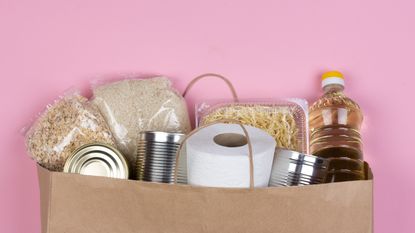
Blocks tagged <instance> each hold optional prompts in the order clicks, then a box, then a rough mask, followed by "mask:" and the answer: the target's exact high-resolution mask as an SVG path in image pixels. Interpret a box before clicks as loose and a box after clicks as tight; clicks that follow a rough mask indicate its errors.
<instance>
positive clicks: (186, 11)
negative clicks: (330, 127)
mask: <svg viewBox="0 0 415 233" xmlns="http://www.w3.org/2000/svg"><path fill="white" fill-rule="evenodd" d="M414 7H415V4H414V2H413V1H409V0H408V1H400V0H399V1H375V0H370V1H357V0H348V1H332V0H327V1H322V0H316V1H301V3H300V1H244V2H242V1H226V2H225V1H220V0H214V1H205V2H203V3H202V2H199V3H197V1H148V2H146V3H145V2H144V1H141V2H140V1H115V0H112V1H98V0H95V1H86V0H72V1H52V0H49V1H11V0H10V1H8V0H0V30H1V33H0V72H1V73H0V75H1V81H2V84H1V85H0V88H1V90H0V93H1V98H0V101H1V107H2V109H3V110H2V111H1V121H0V124H1V127H0V129H1V133H0V137H1V140H0V143H1V155H0V159H1V160H0V184H1V191H0V229H1V232H40V218H39V190H38V184H37V175H36V170H35V164H34V162H32V161H31V160H30V159H29V158H28V157H27V156H26V154H25V149H24V142H23V139H22V137H21V136H20V134H19V130H20V128H21V127H22V126H24V125H25V124H26V123H27V122H28V121H29V120H30V118H31V117H32V116H34V115H35V114H36V113H37V112H39V111H41V110H42V109H43V107H44V106H45V105H46V104H47V103H49V102H51V101H52V100H53V99H54V98H55V97H56V96H58V95H59V94H60V93H62V92H63V91H65V90H66V89H68V88H69V87H71V86H74V85H75V86H77V87H80V88H82V89H83V90H87V87H88V82H89V80H91V79H95V78H97V77H107V76H111V75H114V74H131V73H145V74H149V73H150V74H152V73H160V74H164V75H167V76H170V77H172V79H173V80H174V82H175V85H176V87H177V88H178V89H179V90H183V88H184V86H185V85H186V83H187V82H188V81H189V80H190V79H191V78H192V77H194V76H195V75H198V74H200V73H204V72H217V73H221V74H224V75H226V76H228V77H229V78H230V79H231V80H233V81H234V83H235V86H236V88H237V90H238V91H239V93H240V95H241V97H245V98H252V97H258V98H278V97H288V96H290V97H291V96H294V97H302V98H306V99H308V100H309V101H312V100H314V99H316V98H317V97H318V96H319V94H320V89H319V75H320V74H321V72H322V71H325V70H327V69H339V70H341V71H343V72H344V74H345V76H346V78H347V93H348V94H349V95H350V96H351V97H352V98H354V99H355V100H357V101H358V102H359V103H360V105H361V107H362V108H363V110H364V112H365V116H366V118H365V125H364V143H365V156H366V159H367V160H368V161H369V162H370V163H371V166H372V168H373V171H374V174H375V196H374V199H375V232H377V233H383V232H385V233H386V232H400V233H410V232H414V231H415V230H414V229H415V221H414V217H415V203H414V201H413V197H414V194H415V182H414V181H413V179H414V178H415V170H414V169H413V166H414V165H413V164H412V162H413V161H412V160H413V159H414V156H413V155H412V153H413V151H411V150H409V149H410V148H411V146H412V145H414V142H413V139H414V137H413V132H415V127H414V125H415V123H414V122H412V121H413V120H414V118H413V116H412V114H413V113H414V109H413V108H414V106H413V102H412V101H413V100H414V98H415V91H414V90H413V89H414V84H415V82H414V78H413V76H414V75H413V71H411V70H409V69H411V68H413V67H414V65H415V64H414V60H415V57H414V54H415V45H414V41H415V25H414V22H415V14H414V13H413V9H414ZM229 96H230V95H229V94H228V93H227V91H226V89H225V88H224V87H222V85H221V84H220V83H219V82H218V81H206V82H205V83H204V84H200V85H199V86H198V87H197V88H196V90H194V91H193V92H192V93H191V94H190V97H189V98H190V100H191V103H194V102H195V101H198V100H202V99H204V98H212V97H221V98H223V97H229ZM62 211H64V210H62Z"/></svg>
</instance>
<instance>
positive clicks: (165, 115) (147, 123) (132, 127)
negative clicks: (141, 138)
mask: <svg viewBox="0 0 415 233" xmlns="http://www.w3.org/2000/svg"><path fill="white" fill-rule="evenodd" d="M93 94H94V97H93V103H94V104H95V105H96V106H97V107H98V108H99V109H100V111H101V113H102V114H103V116H104V118H105V119H106V121H107V122H108V124H109V126H110V128H111V131H112V133H113V135H114V137H115V140H116V143H117V147H118V149H119V150H121V152H122V153H123V154H124V155H125V156H126V158H127V159H128V161H129V163H130V165H132V167H134V166H135V161H136V148H137V140H138V135H139V133H140V132H143V131H163V132H174V133H187V132H189V131H190V121H189V115H188V111H187V106H186V103H185V101H184V99H183V97H182V96H181V95H180V94H178V93H177V92H176V91H175V90H174V89H173V88H172V87H171V82H170V80H169V79H167V78H164V77H156V78H150V79H124V80H120V81H116V82H112V83H103V84H95V86H94V87H93Z"/></svg>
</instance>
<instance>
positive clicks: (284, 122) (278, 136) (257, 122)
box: [196, 99, 308, 153]
mask: <svg viewBox="0 0 415 233" xmlns="http://www.w3.org/2000/svg"><path fill="white" fill-rule="evenodd" d="M299 103H304V104H302V105H304V106H302V105H300V104H299ZM305 105H306V101H305V100H301V99H295V100H294V99H293V100H290V99H287V100H278V101H275V100H272V101H271V100H269V101H268V100H267V101H262V100H261V101H258V100H248V101H242V100H237V101H232V100H231V101H223V100H210V101H205V102H202V103H200V104H198V105H197V106H196V123H197V125H204V124H207V123H211V122H214V121H218V120H222V119H233V120H237V121H239V122H241V123H242V124H245V125H250V126H253V127H257V128H260V129H263V130H265V131H266V132H268V133H269V134H270V135H272V136H273V137H274V139H275V141H276V142H277V146H278V147H280V148H285V149H290V150H295V151H299V152H303V153H307V152H308V151H307V150H308V134H307V132H308V131H307V112H306V106H305Z"/></svg>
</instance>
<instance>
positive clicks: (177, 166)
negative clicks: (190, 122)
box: [174, 119, 254, 189]
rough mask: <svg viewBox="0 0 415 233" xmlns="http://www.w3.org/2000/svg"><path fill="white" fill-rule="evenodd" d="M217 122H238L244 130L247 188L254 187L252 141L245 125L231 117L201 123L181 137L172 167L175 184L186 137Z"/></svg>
mask: <svg viewBox="0 0 415 233" xmlns="http://www.w3.org/2000/svg"><path fill="white" fill-rule="evenodd" d="M218 123H234V124H238V125H239V126H241V128H242V130H243V131H244V134H245V137H246V141H247V144H248V158H249V188H250V189H254V157H253V152H252V143H251V139H250V137H249V133H248V131H247V130H246V128H245V126H244V125H243V124H242V123H241V122H239V121H237V120H233V119H222V120H218V121H215V122H212V123H209V124H206V125H203V126H201V127H199V128H196V129H194V130H193V131H192V132H190V133H189V134H187V135H186V137H185V138H184V139H183V141H182V142H181V143H180V145H179V148H178V149H177V152H176V168H175V169H174V183H175V184H177V172H178V170H179V169H178V168H179V158H180V153H181V151H182V149H183V146H184V144H185V143H186V141H187V139H189V138H190V137H191V136H192V135H193V134H195V133H197V132H199V131H200V130H201V129H203V128H206V127H209V126H211V125H215V124H218Z"/></svg>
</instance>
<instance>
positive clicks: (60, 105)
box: [25, 92, 115, 171]
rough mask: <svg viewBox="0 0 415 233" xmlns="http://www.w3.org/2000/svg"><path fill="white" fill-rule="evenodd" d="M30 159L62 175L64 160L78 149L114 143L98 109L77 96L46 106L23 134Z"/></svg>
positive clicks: (72, 95) (76, 94) (67, 96)
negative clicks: (87, 145) (89, 145)
mask: <svg viewBox="0 0 415 233" xmlns="http://www.w3.org/2000/svg"><path fill="white" fill-rule="evenodd" d="M25 137H26V147H27V150H28V152H29V153H30V155H31V156H32V158H33V159H34V160H35V161H36V162H37V163H39V164H40V165H42V166H43V167H45V168H47V169H49V170H51V171H62V170H63V167H64V165H65V162H66V159H67V158H68V157H69V156H70V155H71V154H72V153H73V152H74V151H75V150H76V149H77V148H79V147H80V146H82V145H85V144H88V143H105V144H108V145H113V146H115V140H114V138H113V137H112V133H111V131H110V129H109V127H108V125H107V123H106V122H105V119H104V117H103V116H102V115H101V114H100V112H99V109H98V108H97V107H96V106H94V105H93V104H91V103H90V102H88V99H87V98H85V97H83V96H81V95H80V94H79V93H77V92H73V93H71V94H67V95H64V96H63V97H61V98H59V99H58V100H56V101H55V102H54V103H53V104H51V105H48V106H47V108H46V110H45V111H44V112H43V113H41V114H40V116H39V117H38V119H37V120H36V121H35V122H34V123H33V124H32V126H31V127H30V128H29V129H28V130H27V131H26V133H25Z"/></svg>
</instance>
